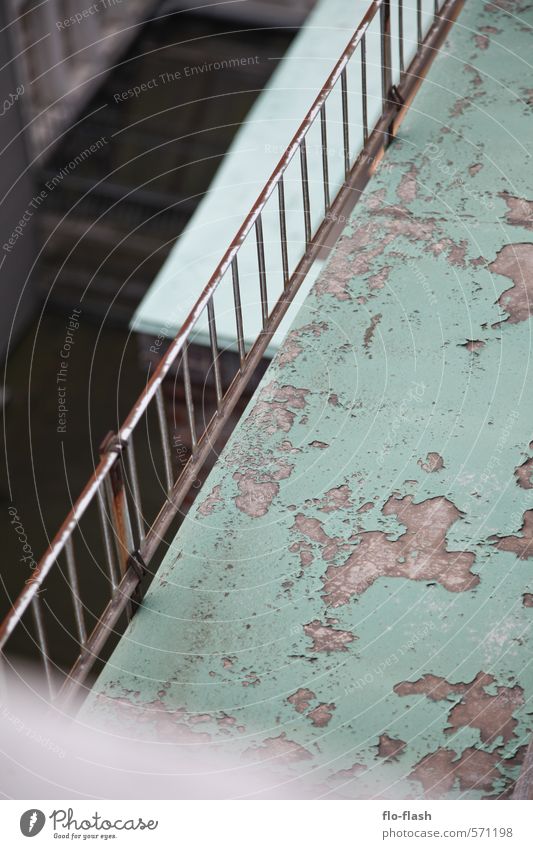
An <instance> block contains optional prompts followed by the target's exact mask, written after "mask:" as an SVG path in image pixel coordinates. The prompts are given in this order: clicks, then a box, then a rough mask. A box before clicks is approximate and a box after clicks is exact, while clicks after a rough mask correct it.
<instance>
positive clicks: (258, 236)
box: [255, 213, 268, 330]
mask: <svg viewBox="0 0 533 849" xmlns="http://www.w3.org/2000/svg"><path fill="white" fill-rule="evenodd" d="M255 244H256V247H257V266H258V269H259V289H260V292H261V317H262V321H263V330H265V329H266V326H267V324H268V292H267V282H266V267H265V242H264V238H263V220H262V218H261V213H259V215H258V216H257V219H256V222H255Z"/></svg>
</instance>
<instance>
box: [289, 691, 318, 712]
mask: <svg viewBox="0 0 533 849" xmlns="http://www.w3.org/2000/svg"><path fill="white" fill-rule="evenodd" d="M315 699H316V696H315V694H314V693H313V691H312V690H309V689H308V688H307V687H300V689H298V690H296V692H295V693H293V694H292V696H289V697H288V699H287V701H288V702H289V704H291V705H292V706H293V707H294V710H295V711H296V712H297V713H305V712H306V710H308V709H309V708H310V706H311V702H313V701H314V700H315Z"/></svg>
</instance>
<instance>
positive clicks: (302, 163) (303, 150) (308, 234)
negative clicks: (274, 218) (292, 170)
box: [300, 138, 311, 248]
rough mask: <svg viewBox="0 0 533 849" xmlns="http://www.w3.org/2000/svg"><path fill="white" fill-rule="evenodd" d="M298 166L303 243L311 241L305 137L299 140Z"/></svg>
mask: <svg viewBox="0 0 533 849" xmlns="http://www.w3.org/2000/svg"><path fill="white" fill-rule="evenodd" d="M300 167H301V173H302V195H303V204H304V226H305V245H306V248H307V247H308V246H309V243H310V241H311V206H310V200H309V173H308V170H307V147H306V144H305V138H303V139H302V140H301V142H300Z"/></svg>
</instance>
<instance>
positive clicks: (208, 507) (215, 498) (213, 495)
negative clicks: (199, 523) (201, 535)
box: [198, 484, 222, 516]
mask: <svg viewBox="0 0 533 849" xmlns="http://www.w3.org/2000/svg"><path fill="white" fill-rule="evenodd" d="M221 489H222V486H221V484H217V485H216V486H214V487H213V489H212V490H211V492H210V493H209V495H208V496H207V498H206V499H205V500H204V501H202V503H201V504H200V506H199V507H198V513H199V514H200V516H209V515H210V514H211V513H212V512H213V510H215V509H216V508H217V507H219V506H220V505H221V504H222V497H221V495H220V492H221Z"/></svg>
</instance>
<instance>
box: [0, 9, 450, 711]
mask: <svg viewBox="0 0 533 849" xmlns="http://www.w3.org/2000/svg"><path fill="white" fill-rule="evenodd" d="M462 2H463V0H446V2H440V3H439V2H437V1H436V0H435V2H434V5H433V2H432V9H431V19H430V20H429V21H428V20H427V17H428V15H427V7H428V3H427V2H426V3H424V4H423V3H422V0H417V2H416V9H415V7H414V6H410V7H409V8H410V9H411V10H413V9H415V11H416V33H417V46H416V51H415V54H414V58H413V59H412V61H411V62H410V64H409V66H408V68H405V67H404V66H405V64H406V59H405V35H404V32H405V30H404V26H405V14H406V7H405V6H404V3H403V2H402V0H398V2H397V3H395V4H394V12H395V14H394V16H393V15H392V14H391V2H390V0H374V1H373V2H372V3H371V5H370V7H369V9H368V11H367V12H366V14H365V15H364V17H363V19H362V20H361V22H360V23H359V25H358V27H357V29H356V30H355V32H354V34H353V36H352V38H351V39H350V41H349V43H348V45H347V46H346V48H345V50H344V52H343V53H342V55H341V57H340V58H339V60H338V62H337V63H336V65H335V67H334V69H333V71H332V72H331V74H330V75H329V77H328V79H327V80H326V82H325V83H324V85H323V87H322V89H321V91H320V92H319V94H318V96H317V97H316V99H315V101H314V103H313V105H312V106H311V108H310V110H309V111H308V113H307V115H306V116H305V118H304V120H303V121H302V123H301V125H300V127H299V128H298V130H297V132H296V134H295V135H294V137H293V139H292V141H291V143H290V144H289V146H288V147H287V149H286V150H285V151H284V153H283V155H282V156H281V158H280V160H279V162H278V164H277V166H276V168H275V169H274V171H273V173H272V175H271V177H270V179H269V180H268V181H267V183H266V185H265V186H264V188H263V190H262V191H261V193H260V195H259V197H258V198H257V200H256V202H255V203H254V205H253V207H252V209H251V211H250V213H249V214H248V215H247V217H246V219H245V220H244V222H243V224H242V225H241V227H240V228H239V230H238V232H237V235H236V236H235V238H234V239H233V242H232V243H231V245H230V246H229V247H228V249H227V251H226V253H225V254H224V256H223V258H222V259H221V261H220V262H219V264H218V266H217V268H216V270H215V272H214V273H213V275H212V277H211V279H210V280H209V282H208V284H207V286H206V287H205V289H204V290H203V292H202V293H201V295H200V297H199V298H198V300H197V301H196V303H195V305H194V307H193V308H192V310H191V311H190V313H189V315H188V317H187V319H186V320H185V322H184V323H183V326H182V327H181V329H180V331H179V333H178V334H177V336H176V337H175V338H174V340H173V341H172V342H171V344H170V346H169V348H168V350H167V351H166V353H165V354H164V356H163V357H162V359H161V361H160V363H159V365H158V367H157V368H156V369H155V371H154V373H153V375H152V377H151V379H150V381H149V382H148V384H147V385H146V388H145V389H144V391H143V393H142V394H141V396H140V397H139V399H138V400H137V402H136V404H135V406H134V407H133V409H132V410H131V412H130V413H129V415H128V416H127V418H126V420H125V421H124V423H123V425H122V427H120V429H119V431H118V433H116V434H112V435H110V436H109V437H108V438H107V440H106V441H105V444H104V445H103V447H102V453H101V460H100V462H99V464H98V466H97V467H96V469H95V470H94V473H93V474H92V476H91V478H90V480H89V482H88V483H87V485H86V486H85V488H84V490H83V492H82V493H81V495H80V496H79V498H78V499H77V500H76V502H75V503H74V505H73V507H72V509H71V511H70V513H69V514H68V516H67V518H66V519H65V521H64V523H63V525H62V526H61V528H60V530H59V532H58V533H57V535H56V536H55V538H54V539H53V541H52V542H51V544H50V546H49V548H48V550H47V551H46V553H45V554H44V556H43V557H42V559H41V560H40V562H39V564H38V566H37V568H36V569H35V571H34V572H33V574H32V576H31V579H30V580H29V581H28V582H27V583H26V585H25V587H24V589H23V590H22V592H21V593H20V595H19V596H18V598H17V599H16V600H15V602H14V604H13V607H12V609H11V611H10V613H9V614H8V615H7V617H6V618H5V619H4V621H3V622H2V624H1V626H0V649H1V650H2V655H4V662H5V663H7V662H8V660H7V657H5V648H6V643H7V642H8V640H9V638H10V637H11V636H12V635H13V632H14V631H15V629H16V628H20V627H24V628H26V627H27V626H26V624H25V616H26V615H27V614H28V613H29V612H30V611H31V612H32V614H33V619H34V626H33V629H31V633H32V635H33V637H32V638H33V639H34V641H35V643H36V645H37V647H38V652H39V656H40V659H41V662H42V665H43V668H44V673H45V676H46V679H47V681H48V686H49V694H50V697H51V698H55V697H57V696H58V695H59V696H60V697H61V698H67V699H68V698H70V697H71V696H72V695H74V694H75V693H76V692H77V691H78V689H79V687H80V685H81V684H82V683H83V682H84V681H85V679H86V677H87V675H88V674H89V672H90V670H91V668H92V667H93V665H94V663H95V661H96V660H97V659H98V658H99V655H100V652H101V651H102V649H103V647H104V645H105V643H106V641H107V639H108V637H109V636H110V635H111V634H112V633H115V632H116V628H117V623H118V622H119V620H121V617H122V618H126V619H128V618H129V617H130V616H131V615H132V612H133V607H134V604H135V603H136V602H138V601H139V598H138V597H137V598H136V597H135V594H136V592H138V588H139V585H140V583H141V581H142V578H143V576H144V574H145V572H146V568H147V565H148V564H149V563H150V561H151V560H152V558H153V557H154V555H155V553H156V551H157V549H158V546H159V544H160V542H161V539H162V535H163V534H164V533H165V531H166V530H167V529H168V527H169V525H170V522H171V521H172V519H173V517H174V516H175V515H176V513H177V511H178V510H179V508H180V506H181V504H182V503H183V500H184V498H185V496H186V494H187V492H188V491H189V489H190V487H191V485H192V484H193V483H194V482H195V480H196V478H197V475H198V472H199V470H200V469H201V467H202V465H203V464H204V463H205V460H206V458H207V456H208V455H209V453H210V451H211V450H212V446H213V444H214V443H215V442H216V440H217V438H218V437H219V436H220V434H221V432H222V429H223V428H224V426H225V425H226V426H227V421H228V417H229V415H230V414H231V412H232V410H233V409H234V407H235V404H236V403H237V401H238V399H239V398H240V396H241V394H242V392H243V390H244V388H245V387H246V385H247V384H248V382H249V381H250V378H251V377H252V375H253V373H254V371H255V369H256V368H257V366H258V364H259V362H260V360H261V358H262V357H263V354H264V352H265V350H266V349H267V346H268V344H269V342H270V340H271V338H272V335H273V333H274V332H275V330H276V329H277V327H278V326H279V324H280V322H281V319H282V318H283V316H284V315H285V313H286V311H287V309H288V307H289V305H290V303H291V301H292V299H293V297H294V295H295V293H296V291H297V290H298V288H299V286H300V285H301V282H302V280H303V279H304V277H305V275H306V273H307V272H308V270H309V269H310V267H311V265H312V264H313V261H314V259H315V258H316V256H317V253H318V252H319V251H320V249H321V248H323V246H324V244H325V243H326V241H327V239H328V237H330V236H331V230H332V229H334V228H335V227H336V226H338V224H336V222H338V220H339V219H340V220H343V216H342V215H341V211H342V210H343V209H345V208H346V206H347V203H348V202H351V203H352V205H353V203H354V202H355V200H356V199H357V196H358V194H359V192H360V190H361V188H362V187H363V186H364V185H365V183H366V182H367V180H368V179H369V177H370V176H371V174H372V172H373V170H374V169H375V167H376V164H377V162H378V161H379V159H380V157H381V156H382V154H383V151H384V149H385V148H386V146H387V144H388V143H389V142H390V140H391V138H392V137H393V135H394V133H395V130H396V127H397V125H398V123H399V122H400V120H401V118H402V117H403V114H404V111H405V109H406V107H407V104H408V103H409V102H410V100H411V99H412V97H413V95H414V93H415V92H416V90H417V88H418V86H419V84H420V82H421V80H422V78H423V76H424V74H425V72H426V70H427V68H428V67H429V64H430V63H431V60H432V59H433V57H434V55H435V51H436V50H437V49H438V47H439V45H440V43H441V40H442V38H443V37H444V35H445V34H446V32H447V30H448V28H449V26H450V25H451V23H452V22H453V20H454V18H455V16H456V15H457V13H458V11H459V9H460V8H461V6H462ZM424 19H425V20H426V22H427V26H426V27H425V29H426V31H425V34H424V31H423V30H424V26H423V20H424ZM376 34H377V39H378V41H379V53H380V56H379V65H378V64H377V61H376V59H377V57H374V60H373V64H372V65H371V66H369V62H368V58H367V40H368V39H369V38H372V39H373V43H374V44H375V43H376V40H375V36H376ZM375 68H377V70H378V79H380V87H381V91H380V99H381V109H380V113H379V117H378V119H377V120H376V121H375V123H374V125H373V126H372V127H370V126H369V118H368V116H369V97H370V95H369V93H368V80H369V72H372V71H373V70H374V69H375ZM352 74H353V75H354V79H357V80H358V83H359V88H358V89H357V91H356V92H355V94H354V91H353V89H352V88H351V87H350V78H351V75H352ZM355 95H356V96H355ZM332 96H334V97H338V98H340V109H341V114H342V122H341V123H342V126H341V128H340V137H341V138H342V141H341V150H342V162H343V168H344V179H343V181H342V183H341V185H340V187H339V188H338V190H336V191H335V196H334V197H333V199H332V197H331V196H332V192H333V191H334V187H333V186H332V181H331V177H330V168H329V166H330V164H331V157H330V148H329V146H328V144H329V141H328V140H329V137H330V132H331V133H333V132H334V131H335V130H336V131H339V127H338V126H337V127H332V126H331V124H330V121H329V119H328V114H329V113H328V109H327V104H328V100H329V99H330V98H331V97H332ZM356 110H357V114H358V116H359V118H358V120H359V122H360V127H361V129H362V142H363V145H362V148H361V149H360V150H358V151H356V152H354V151H353V150H352V145H351V139H350V129H351V126H353V121H352V122H351V120H350V117H351V116H350V112H351V111H353V112H355V111H356ZM337 123H338V122H337ZM313 127H316V128H317V131H318V132H319V134H320V144H321V148H322V150H321V182H322V190H323V191H322V193H321V194H322V201H321V204H322V206H321V209H320V210H319V215H320V223H319V224H318V225H317V226H315V228H314V229H313V224H312V221H313V215H315V217H316V212H317V210H316V209H313V208H312V206H313V204H312V197H311V192H310V175H309V167H308V150H307V139H308V137H309V134H310V132H312V129H313ZM298 161H299V182H300V188H301V207H300V210H299V214H300V215H301V218H302V221H303V231H304V236H305V241H304V244H303V246H302V251H301V255H300V256H298V257H296V258H295V257H291V255H290V254H291V252H290V250H289V247H290V245H289V242H288V239H287V214H288V210H287V209H286V204H285V178H286V174H287V170H288V169H289V167H291V163H292V166H293V167H294V164H296V165H298ZM273 209H274V210H275V212H276V217H277V219H278V224H279V229H278V249H279V252H280V261H281V269H282V283H283V285H282V292H281V294H280V295H279V296H278V297H277V298H276V299H275V300H274V302H273V303H272V298H271V293H270V289H269V271H268V264H267V259H266V254H265V239H264V232H263V218H264V216H265V215H266V213H267V210H268V211H269V214H270V213H271V212H272V211H273ZM290 213H291V215H294V213H295V210H294V209H291V210H290ZM248 240H252V241H253V242H254V243H255V246H254V249H255V252H256V255H257V279H256V281H255V285H256V286H257V291H258V303H260V312H261V322H262V329H261V331H260V333H259V334H258V336H257V338H256V339H255V341H254V342H253V344H251V345H250V346H249V347H247V344H246V339H245V334H244V330H243V311H242V298H241V291H242V287H241V281H240V278H239V254H240V251H241V249H242V248H243V246H244V245H245V244H250V242H249V241H248ZM225 280H226V281H228V280H229V285H230V288H231V291H232V294H233V312H234V319H235V332H236V338H237V349H238V358H237V359H238V368H237V371H236V373H235V375H234V377H233V378H232V379H231V380H230V382H229V385H224V384H225V381H224V375H223V374H222V371H221V367H220V357H219V353H220V352H219V343H218V339H217V311H216V305H215V299H214V296H215V293H216V291H217V289H218V288H219V287H220V286H221V285H222V284H223V282H224V281H225ZM246 285H247V296H249V292H250V287H251V283H250V281H247V284H246ZM248 299H249V297H248ZM204 320H205V322H206V326H207V327H208V332H209V348H210V359H211V362H210V366H209V369H210V371H211V372H212V378H213V384H214V388H215V394H216V410H215V412H214V415H213V416H212V417H211V418H210V420H209V421H208V422H206V423H205V425H204V427H203V428H202V429H200V430H199V428H198V422H197V416H196V408H195V402H194V394H193V388H192V385H191V371H190V366H189V345H190V343H191V340H192V339H193V338H194V334H195V332H196V331H197V330H198V327H199V325H200V324H201V322H202V321H204ZM171 369H172V370H173V372H175V375H176V377H175V379H176V381H181V385H182V388H183V399H184V407H185V412H186V421H187V423H188V429H189V432H190V445H191V454H190V456H189V458H188V459H187V461H186V462H185V463H184V464H183V465H182V466H181V468H180V469H179V472H178V474H177V475H176V474H174V469H173V463H172V458H171V446H170V441H169V432H168V425H167V421H166V416H165V409H164V399H163V392H162V384H163V381H164V379H165V377H166V376H167V375H168V374H169V372H170V370H171ZM226 383H227V381H226ZM152 411H153V412H154V413H155V416H154V420H155V421H156V422H157V425H156V427H157V430H158V441H159V443H160V448H161V452H160V454H161V461H162V462H161V466H162V479H163V488H164V490H165V498H164V503H163V505H162V506H161V508H160V510H159V512H158V513H157V515H156V516H155V518H154V519H153V520H152V521H148V520H147V519H146V516H145V513H144V510H143V495H142V485H141V481H140V479H139V474H138V467H137V455H136V448H135V444H134V441H135V440H136V437H137V434H138V428H139V424H140V422H141V420H142V419H143V418H145V417H146V416H148V415H149V414H152ZM94 508H96V509H97V511H98V513H99V517H100V523H101V540H100V544H101V558H102V559H103V560H104V561H105V566H106V573H107V578H106V584H107V589H108V594H109V601H108V603H107V605H106V607H105V609H104V610H103V611H102V613H101V615H99V616H98V618H97V619H96V621H95V622H94V623H92V627H89V626H88V624H87V621H86V620H87V618H88V616H87V609H86V607H85V605H84V603H83V593H84V591H83V588H82V587H80V575H79V570H78V569H77V562H76V545H78V544H79V539H78V538H77V536H76V532H77V531H79V528H80V522H81V520H82V518H83V517H84V515H85V514H86V512H87V511H88V510H89V509H94ZM82 542H83V543H85V538H84V537H83V535H82ZM96 565H98V564H96ZM53 567H56V568H57V569H60V570H61V573H62V574H65V575H66V582H67V584H68V586H69V589H70V601H71V604H72V609H73V614H74V616H73V620H72V621H73V623H74V624H73V628H74V629H75V645H76V652H77V658H76V660H75V662H74V664H73V665H72V666H71V668H70V669H69V671H68V672H67V673H64V672H63V673H62V675H63V681H62V682H61V680H60V682H59V688H57V687H56V683H55V678H56V673H57V670H58V668H59V667H60V666H61V665H62V664H60V663H59V662H58V661H57V659H56V660H54V658H53V657H52V656H51V655H50V652H49V648H48V642H47V628H46V625H45V617H44V613H45V612H47V608H48V607H49V605H48V602H47V600H46V596H42V594H41V593H42V590H43V584H44V582H45V580H46V579H47V578H48V576H49V575H50V574H51V572H52V571H53ZM65 567H66V569H65ZM95 569H96V566H95ZM63 570H65V572H63ZM82 577H83V578H84V580H85V579H86V578H87V575H85V574H84V575H83V576H82ZM56 620H57V617H56ZM57 624H58V623H57V621H56V625H57ZM59 624H61V623H59ZM63 667H64V664H63ZM57 689H59V692H57Z"/></svg>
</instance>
